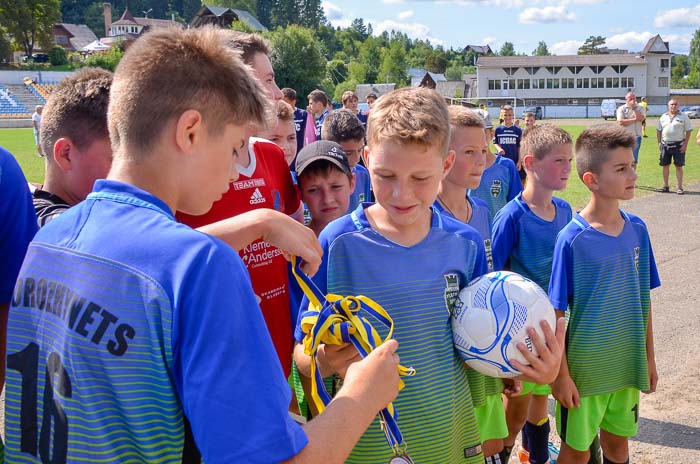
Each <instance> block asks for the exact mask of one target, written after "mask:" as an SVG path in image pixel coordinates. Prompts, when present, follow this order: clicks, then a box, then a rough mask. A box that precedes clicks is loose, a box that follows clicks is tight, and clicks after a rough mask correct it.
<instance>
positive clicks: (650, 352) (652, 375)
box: [644, 307, 659, 393]
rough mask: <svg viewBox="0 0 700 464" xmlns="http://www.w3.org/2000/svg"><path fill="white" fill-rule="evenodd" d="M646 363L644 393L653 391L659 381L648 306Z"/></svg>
mask: <svg viewBox="0 0 700 464" xmlns="http://www.w3.org/2000/svg"><path fill="white" fill-rule="evenodd" d="M646 346H647V365H648V369H649V390H644V393H654V392H655V391H656V384H657V383H658V381H659V374H658V372H657V371H656V356H655V354H654V329H653V327H652V324H651V307H650V308H649V321H648V322H647V343H646Z"/></svg>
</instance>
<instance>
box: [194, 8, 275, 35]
mask: <svg viewBox="0 0 700 464" xmlns="http://www.w3.org/2000/svg"><path fill="white" fill-rule="evenodd" d="M234 21H242V22H243V23H245V24H246V25H247V26H248V27H250V28H251V29H253V30H255V31H258V32H263V31H266V30H267V28H266V27H265V26H263V25H262V24H261V23H260V21H258V19H257V18H256V17H255V16H253V15H252V14H250V13H249V12H247V11H246V10H237V9H233V8H226V7H222V6H213V5H202V8H200V9H199V11H198V12H197V14H196V15H195V16H194V18H192V21H190V26H191V27H199V26H202V25H204V24H214V25H217V26H219V27H224V28H230V27H231V23H233V22H234Z"/></svg>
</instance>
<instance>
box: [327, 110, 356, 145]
mask: <svg viewBox="0 0 700 464" xmlns="http://www.w3.org/2000/svg"><path fill="white" fill-rule="evenodd" d="M321 138H322V139H323V140H330V141H332V142H336V143H340V142H345V141H346V140H364V138H365V128H364V127H363V126H362V123H361V122H360V120H359V119H357V116H355V115H354V114H353V113H352V111H350V110H335V111H333V112H332V113H330V114H329V115H328V116H326V118H325V119H324V120H323V126H322V127H321Z"/></svg>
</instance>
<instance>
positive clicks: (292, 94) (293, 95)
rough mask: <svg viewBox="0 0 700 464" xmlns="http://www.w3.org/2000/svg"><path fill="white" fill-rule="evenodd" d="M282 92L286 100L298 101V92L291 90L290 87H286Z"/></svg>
mask: <svg viewBox="0 0 700 464" xmlns="http://www.w3.org/2000/svg"><path fill="white" fill-rule="evenodd" d="M280 92H282V96H283V97H284V98H285V99H286V100H289V101H296V99H297V91H296V90H294V89H290V88H289V87H285V88H283V89H282V90H280Z"/></svg>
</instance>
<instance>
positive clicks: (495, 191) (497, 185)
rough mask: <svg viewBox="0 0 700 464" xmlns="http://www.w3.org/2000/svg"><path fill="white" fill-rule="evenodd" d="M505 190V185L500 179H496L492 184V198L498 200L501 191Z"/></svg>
mask: <svg viewBox="0 0 700 464" xmlns="http://www.w3.org/2000/svg"><path fill="white" fill-rule="evenodd" d="M502 189H503V184H502V183H501V181H500V180H499V179H495V180H494V181H493V183H491V196H492V197H494V198H498V196H499V195H500V194H501V190H502Z"/></svg>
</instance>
